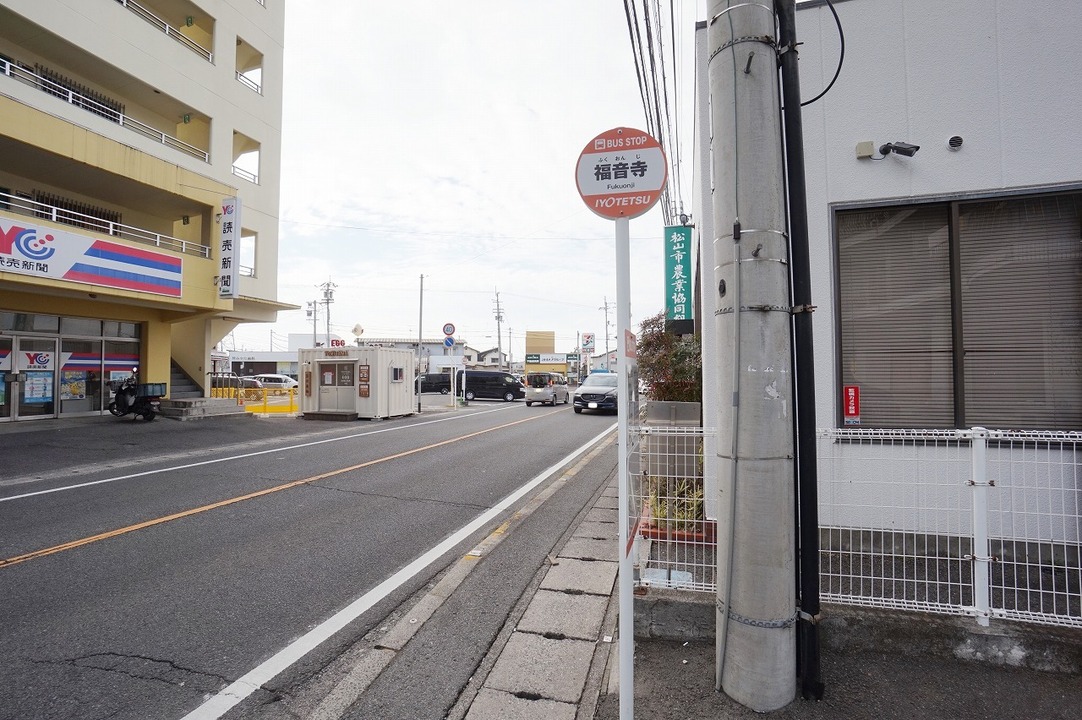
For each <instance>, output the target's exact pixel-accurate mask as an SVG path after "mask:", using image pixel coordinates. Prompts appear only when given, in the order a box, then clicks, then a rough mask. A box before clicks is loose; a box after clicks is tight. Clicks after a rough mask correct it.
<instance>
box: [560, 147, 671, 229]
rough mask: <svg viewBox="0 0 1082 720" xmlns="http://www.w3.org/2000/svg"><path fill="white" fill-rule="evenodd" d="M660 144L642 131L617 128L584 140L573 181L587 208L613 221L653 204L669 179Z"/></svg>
mask: <svg viewBox="0 0 1082 720" xmlns="http://www.w3.org/2000/svg"><path fill="white" fill-rule="evenodd" d="M668 176H669V170H668V163H666V161H665V151H664V150H662V149H661V143H659V142H658V141H657V140H655V139H654V138H652V137H651V136H650V135H648V134H647V133H644V132H643V131H642V130H636V129H634V128H626V127H618V128H613V129H612V130H608V131H606V132H603V133H601V134H600V135H598V136H597V137H595V138H594V139H593V140H591V141H590V142H588V143H586V147H585V148H583V150H582V153H581V154H580V155H579V162H578V167H577V168H576V169H575V183H576V184H577V185H578V188H579V195H581V196H582V201H583V202H585V203H586V207H588V208H590V210H592V211H593V212H595V213H597V214H598V215H600V216H601V217H605V218H609V219H611V220H616V219H617V218H633V217H638V216H639V215H642V214H643V213H645V212H646V211H647V210H649V209H650V208H652V207H653V206H654V203H656V202H657V200H658V198H659V197H661V191H662V190H664V189H665V182H666V180H668Z"/></svg>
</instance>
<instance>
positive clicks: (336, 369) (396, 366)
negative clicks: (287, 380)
mask: <svg viewBox="0 0 1082 720" xmlns="http://www.w3.org/2000/svg"><path fill="white" fill-rule="evenodd" d="M298 360H299V363H300V368H299V369H300V373H299V375H300V377H299V379H300V383H301V385H300V396H301V412H302V413H303V414H304V416H305V417H307V418H318V417H344V418H347V419H354V418H364V419H377V418H388V417H396V416H399V415H412V414H413V413H414V412H416V409H417V392H416V388H414V384H413V367H414V365H415V362H416V355H415V354H414V353H413V351H411V350H401V349H398V348H384V347H329V348H311V349H302V350H299V351H298Z"/></svg>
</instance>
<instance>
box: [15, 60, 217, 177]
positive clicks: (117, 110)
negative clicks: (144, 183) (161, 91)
mask: <svg viewBox="0 0 1082 720" xmlns="http://www.w3.org/2000/svg"><path fill="white" fill-rule="evenodd" d="M0 75H6V76H8V77H10V78H12V79H13V80H18V81H20V82H22V83H25V84H26V85H29V86H30V87H35V88H37V89H39V90H41V91H42V92H46V93H48V94H50V95H52V96H53V97H56V98H59V99H61V100H63V101H65V102H67V103H68V104H70V105H74V106H75V107H78V108H81V109H83V110H86V111H88V112H91V113H94V114H95V115H97V116H99V117H103V118H105V119H106V120H109V121H110V122H115V123H117V124H118V125H120V126H122V127H126V128H128V129H129V130H132V131H134V132H137V133H139V134H140V135H142V136H143V137H146V138H150V139H151V140H153V141H154V142H157V143H161V144H162V145H165V146H167V147H171V148H173V149H175V150H179V151H181V152H183V153H185V154H187V155H191V156H192V157H194V158H198V159H200V160H202V161H203V162H207V163H209V162H210V153H208V152H207V151H206V150H200V149H199V148H197V147H195V146H194V145H189V144H188V143H186V142H184V141H183V140H180V139H179V138H176V137H173V136H172V135H167V134H166V133H164V132H161V131H160V130H156V129H155V128H152V127H151V126H149V125H147V124H145V123H141V122H139V121H138V120H135V119H133V118H131V117H128V116H127V115H125V114H124V106H123V105H120V104H119V103H116V102H113V101H110V100H108V99H107V98H105V97H103V96H101V95H97V93H94V95H96V97H91V96H90V95H91V91H90V90H89V89H87V88H77V87H74V86H73V84H72V83H67V82H63V81H58V80H57V79H50V78H48V77H46V76H45V75H44V74H42V72H39V71H35V70H32V69H30V68H29V67H27V66H25V65H22V64H17V63H15V62H13V61H10V60H8V59H5V58H3V57H0ZM57 77H58V76H57Z"/></svg>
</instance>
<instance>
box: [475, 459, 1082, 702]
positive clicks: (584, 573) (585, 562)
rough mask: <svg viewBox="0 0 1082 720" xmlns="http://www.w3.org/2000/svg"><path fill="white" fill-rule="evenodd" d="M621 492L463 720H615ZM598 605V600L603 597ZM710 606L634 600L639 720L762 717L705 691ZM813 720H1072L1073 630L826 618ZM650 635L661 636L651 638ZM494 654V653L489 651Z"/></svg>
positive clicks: (875, 616)
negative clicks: (819, 695)
mask: <svg viewBox="0 0 1082 720" xmlns="http://www.w3.org/2000/svg"><path fill="white" fill-rule="evenodd" d="M617 512H618V506H617V487H616V477H615V476H613V477H611V478H610V479H609V482H608V484H607V486H606V488H605V490H604V491H603V492H602V494H601V496H600V497H599V498H598V500H597V501H596V503H595V505H594V507H593V508H591V509H590V510H589V511H588V513H587V515H586V517H585V519H584V521H583V522H582V523H581V524H580V526H579V527H578V529H577V530H576V531H575V532H574V535H573V537H572V538H571V539H570V540H569V541H568V542H567V543H566V545H565V546H564V547H563V549H562V550H561V551H560V552H559V553H558V554H557V555H556V557H555V558H554V559H553V560H552V563H551V565H550V567H549V568H548V570H547V573H546V574H545V577H544V579H543V580H542V582H541V585H540V587H539V589H538V591H537V592H536V594H535V595H534V597H533V598H532V599H531V600H530V602H529V606H528V608H527V610H526V612H525V614H524V615H523V616H522V619H521V620H520V621H519V622H518V624H517V626H516V627H515V628H514V631H513V632H512V633H511V635H510V639H509V640H508V642H507V644H506V645H505V646H504V647H503V648H502V650H499V657H498V659H497V660H496V661H495V665H494V666H493V667H492V671H491V672H490V673H489V674H488V677H487V678H486V679H485V680H484V682H483V685H482V688H481V690H480V692H478V693H477V695H476V697H475V698H474V699H473V701H472V704H471V705H470V707H469V710H468V712H467V713H466V715H465V718H466V720H497V719H499V720H535V719H536V720H541V719H542V718H543V719H545V720H617V719H618V718H619V717H620V706H619V694H618V692H619V688H618V679H619V671H618V668H617V660H618V639H617V638H616V627H617V613H616V611H617V608H618V605H619V603H618V598H617V594H616V593H617V590H616V588H617V585H616V571H617V568H618V551H617V520H618V518H617ZM606 596H607V597H606ZM713 600H714V599H713V596H710V595H709V594H707V593H681V592H672V591H657V590H650V591H649V592H648V593H647V594H646V595H645V596H636V599H635V603H636V623H635V627H636V633H637V634H639V635H642V637H638V638H636V646H635V708H634V717H635V718H648V719H649V720H694V719H699V718H702V719H704V720H705V719H706V718H710V719H711V720H716V719H717V718H734V719H740V720H744V719H749V720H750V719H751V718H759V717H763V715H761V714H758V713H755V712H753V711H751V710H749V709H748V708H746V707H744V706H742V705H739V704H738V703H736V702H734V701H732V700H731V699H729V698H728V697H727V696H726V695H724V694H723V693H718V692H715V690H714V638H713V621H714V605H713ZM823 618H824V619H823V622H822V624H821V640H822V648H821V662H822V674H821V680H822V682H823V683H825V686H826V688H825V693H824V696H823V699H822V700H821V701H819V702H814V701H805V700H803V699H801V698H800V697H799V694H798V693H796V692H795V693H794V697H795V699H794V701H793V702H792V703H791V704H790V705H788V706H786V707H785V708H782V709H781V710H778V711H775V712H773V713H769V714H768V715H767V716H769V717H776V718H782V719H784V720H788V719H790V718H807V719H813V720H819V719H822V720H828V719H829V720H842V719H846V720H864V719H867V720H880V719H883V718H906V719H909V718H943V719H948V720H949V719H954V720H985V719H987V718H996V719H997V720H1012V719H1017V720H1031V719H1034V718H1042V719H1044V718H1047V719H1049V720H1059V719H1062V720H1068V719H1069V718H1070V719H1072V720H1073V719H1074V718H1077V717H1079V713H1080V712H1082V710H1080V709H1082V630H1079V629H1078V628H1056V627H1048V626H1040V625H1033V624H1027V623H1017V622H1005V621H996V620H993V621H992V624H991V627H989V628H981V627H980V626H979V625H978V624H977V623H976V621H975V620H974V619H972V618H967V617H950V616H941V615H932V614H927V613H919V612H903V611H896V610H877V609H866V608H864V609H862V608H856V607H851V606H841V605H833V606H825V607H824V611H823ZM658 635H662V637H659V636H658ZM494 650H496V648H494Z"/></svg>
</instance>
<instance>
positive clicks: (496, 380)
mask: <svg viewBox="0 0 1082 720" xmlns="http://www.w3.org/2000/svg"><path fill="white" fill-rule="evenodd" d="M457 381H458V382H457V387H458V394H459V395H462V396H463V397H464V398H466V399H467V400H473V399H474V398H496V399H499V400H504V401H506V402H512V401H514V400H520V399H522V398H524V397H526V388H525V387H523V385H522V383H520V382H519V381H518V378H516V377H515V376H514V375H512V374H511V373H509V372H504V371H502V370H465V371H463V370H459V371H458V377H457Z"/></svg>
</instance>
